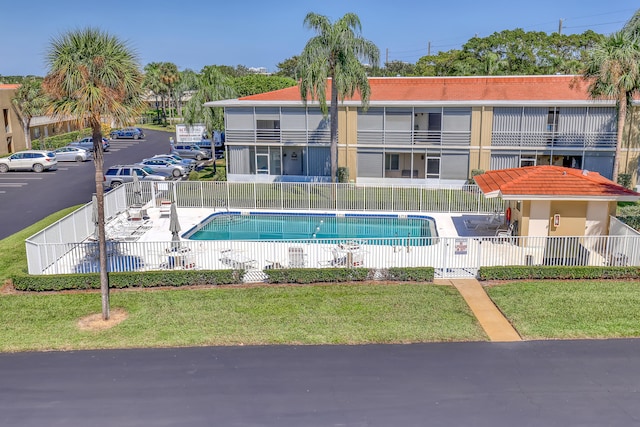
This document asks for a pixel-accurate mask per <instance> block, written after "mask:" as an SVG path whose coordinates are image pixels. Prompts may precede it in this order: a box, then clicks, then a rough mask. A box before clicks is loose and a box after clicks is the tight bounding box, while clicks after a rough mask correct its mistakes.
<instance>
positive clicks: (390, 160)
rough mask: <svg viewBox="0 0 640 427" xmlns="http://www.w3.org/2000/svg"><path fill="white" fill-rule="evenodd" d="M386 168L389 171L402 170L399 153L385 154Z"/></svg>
mask: <svg viewBox="0 0 640 427" xmlns="http://www.w3.org/2000/svg"><path fill="white" fill-rule="evenodd" d="M384 169H385V170H388V171H397V170H400V155H399V154H385V155H384Z"/></svg>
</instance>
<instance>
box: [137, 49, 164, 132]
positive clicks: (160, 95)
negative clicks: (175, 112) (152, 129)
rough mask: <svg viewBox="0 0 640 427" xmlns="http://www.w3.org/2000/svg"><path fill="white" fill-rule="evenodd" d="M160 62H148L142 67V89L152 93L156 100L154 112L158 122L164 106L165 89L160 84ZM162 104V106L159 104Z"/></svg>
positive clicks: (162, 84) (161, 83)
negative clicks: (156, 114)
mask: <svg viewBox="0 0 640 427" xmlns="http://www.w3.org/2000/svg"><path fill="white" fill-rule="evenodd" d="M161 65H162V63H161V62H150V63H148V64H147V65H145V66H144V79H143V80H142V87H143V88H144V89H146V90H148V91H149V92H151V93H153V95H154V96H155V98H156V111H157V113H158V121H160V109H161V108H162V105H164V96H165V93H166V87H165V85H164V83H163V82H162V73H161V70H160V67H161ZM161 102H162V105H161V104H160V103H161Z"/></svg>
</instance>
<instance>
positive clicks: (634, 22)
mask: <svg viewBox="0 0 640 427" xmlns="http://www.w3.org/2000/svg"><path fill="white" fill-rule="evenodd" d="M622 31H625V32H627V33H628V34H629V35H631V36H636V37H639V36H640V9H638V10H636V13H634V14H633V16H632V17H631V19H629V20H628V21H627V23H626V24H624V27H623V28H622Z"/></svg>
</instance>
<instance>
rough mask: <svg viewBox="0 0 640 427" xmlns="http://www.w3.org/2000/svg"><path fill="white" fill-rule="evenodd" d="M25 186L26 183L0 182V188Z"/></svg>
mask: <svg viewBox="0 0 640 427" xmlns="http://www.w3.org/2000/svg"><path fill="white" fill-rule="evenodd" d="M25 185H27V183H26V182H0V187H11V188H16V187H23V186H25Z"/></svg>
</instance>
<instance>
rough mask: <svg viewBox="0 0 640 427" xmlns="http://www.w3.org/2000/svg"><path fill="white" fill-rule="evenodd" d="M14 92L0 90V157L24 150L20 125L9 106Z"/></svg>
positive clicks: (24, 145) (13, 90)
mask: <svg viewBox="0 0 640 427" xmlns="http://www.w3.org/2000/svg"><path fill="white" fill-rule="evenodd" d="M15 92H16V90H15V89H0V156H3V155H5V154H9V153H13V152H16V151H20V150H24V149H26V143H25V138H24V131H23V130H22V124H21V123H20V119H19V118H18V116H17V114H16V112H15V110H14V108H13V105H12V104H11V99H12V98H13V97H14V95H15ZM5 121H6V122H5Z"/></svg>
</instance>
